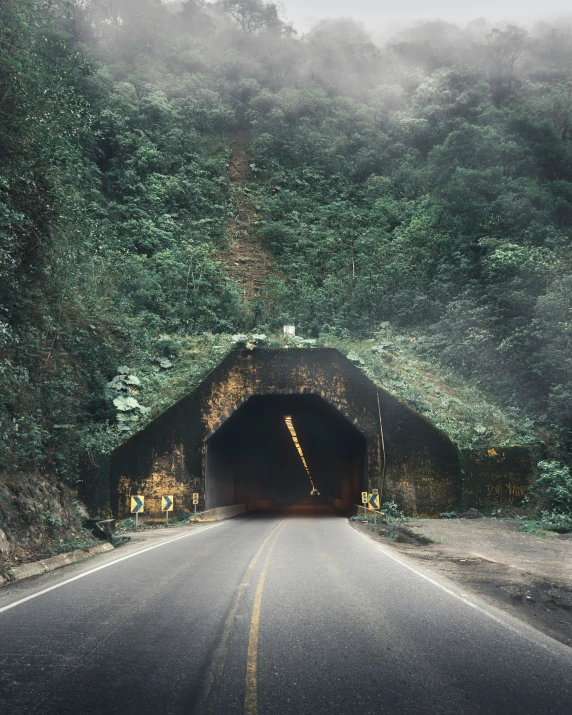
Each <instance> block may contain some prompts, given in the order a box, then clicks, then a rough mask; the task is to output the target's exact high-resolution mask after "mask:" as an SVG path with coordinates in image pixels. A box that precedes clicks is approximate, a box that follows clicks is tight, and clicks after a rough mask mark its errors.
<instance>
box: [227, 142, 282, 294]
mask: <svg viewBox="0 0 572 715" xmlns="http://www.w3.org/2000/svg"><path fill="white" fill-rule="evenodd" d="M233 143H234V147H233V152H232V157H231V159H230V163H229V172H230V183H231V186H232V196H233V205H234V217H233V218H232V220H231V221H230V223H229V224H228V226H227V237H228V241H229V248H228V250H227V251H226V252H225V253H224V254H223V256H222V262H223V263H224V265H225V266H226V267H227V269H228V272H229V274H230V276H231V278H233V279H234V280H236V281H237V282H238V283H239V284H240V285H241V286H242V288H243V290H244V297H245V299H246V300H247V301H255V300H257V299H259V298H260V297H261V293H262V288H263V285H264V282H265V281H266V279H267V278H268V276H269V275H270V270H271V262H272V258H271V256H270V254H269V252H268V250H267V249H266V248H265V247H264V245H263V244H262V243H261V240H260V237H259V236H258V235H257V233H256V226H255V225H254V224H255V221H256V218H257V213H256V207H255V204H254V201H253V192H252V190H251V189H250V188H249V187H248V176H249V174H250V167H249V158H248V155H247V153H246V143H247V135H246V132H242V131H239V132H236V134H235V136H234V140H233Z"/></svg>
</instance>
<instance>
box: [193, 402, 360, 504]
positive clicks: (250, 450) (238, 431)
mask: <svg viewBox="0 0 572 715" xmlns="http://www.w3.org/2000/svg"><path fill="white" fill-rule="evenodd" d="M288 417H290V418H291V425H290V429H289V425H288V422H287V421H286V418H288ZM292 425H293V427H294V435H295V437H296V438H297V440H298V444H299V446H300V451H299V449H298V447H297V445H296V443H295V439H294V438H293V434H292ZM300 452H301V453H300ZM302 455H303V457H304V459H302ZM304 461H305V464H304ZM366 463H367V460H366V440H365V438H364V437H363V435H362V434H361V433H360V432H358V430H357V429H356V428H355V427H354V426H353V425H352V424H351V423H350V422H349V421H348V420H347V419H346V418H345V417H343V416H342V415H340V413H339V412H338V411H337V410H336V409H335V408H334V407H332V406H331V405H330V404H328V403H327V402H326V401H325V400H323V399H321V398H320V397H319V396H318V395H256V396H253V397H251V398H250V399H249V400H248V401H247V402H246V403H245V404H244V405H243V406H242V407H241V408H240V409H239V410H237V411H236V412H235V413H234V414H233V415H232V417H231V418H230V419H229V420H227V421H226V422H225V424H224V425H223V426H222V427H221V428H220V429H219V430H218V431H217V432H216V433H215V434H214V435H213V436H212V437H211V438H210V439H209V440H208V441H207V445H206V466H205V497H206V503H207V504H208V505H209V507H211V508H212V507H216V506H223V505H227V504H249V503H250V504H252V503H255V502H263V501H271V502H272V503H273V504H283V503H288V502H290V503H292V502H296V501H302V500H305V499H308V498H309V497H310V492H311V490H312V486H315V488H316V489H317V490H318V491H319V493H320V499H321V500H324V499H330V500H331V499H336V500H340V501H341V502H343V504H344V505H349V504H352V503H354V504H357V503H359V502H360V492H361V491H362V489H367V479H366Z"/></svg>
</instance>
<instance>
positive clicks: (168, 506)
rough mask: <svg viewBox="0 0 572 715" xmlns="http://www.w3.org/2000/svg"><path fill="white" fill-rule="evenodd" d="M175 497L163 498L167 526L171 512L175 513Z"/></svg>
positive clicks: (169, 495) (162, 505)
mask: <svg viewBox="0 0 572 715" xmlns="http://www.w3.org/2000/svg"><path fill="white" fill-rule="evenodd" d="M174 501H175V497H174V496H173V495H172V494H168V495H167V496H164V497H161V510H162V511H164V512H165V526H168V525H169V512H170V511H173V503H174Z"/></svg>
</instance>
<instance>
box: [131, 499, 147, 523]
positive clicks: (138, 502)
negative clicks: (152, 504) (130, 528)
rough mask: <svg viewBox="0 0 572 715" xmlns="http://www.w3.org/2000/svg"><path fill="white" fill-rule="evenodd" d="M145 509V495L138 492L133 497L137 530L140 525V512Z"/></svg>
mask: <svg viewBox="0 0 572 715" xmlns="http://www.w3.org/2000/svg"><path fill="white" fill-rule="evenodd" d="M144 511H145V497H144V496H141V495H140V494H137V495H136V496H134V497H131V513H132V514H135V531H137V528H138V527H139V514H143V512H144Z"/></svg>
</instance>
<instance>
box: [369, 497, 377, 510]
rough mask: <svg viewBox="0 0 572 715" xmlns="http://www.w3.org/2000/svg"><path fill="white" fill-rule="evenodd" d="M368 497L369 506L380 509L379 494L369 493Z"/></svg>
mask: <svg viewBox="0 0 572 715" xmlns="http://www.w3.org/2000/svg"><path fill="white" fill-rule="evenodd" d="M367 497H368V498H367V508H368V509H379V494H368V495H367Z"/></svg>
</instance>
